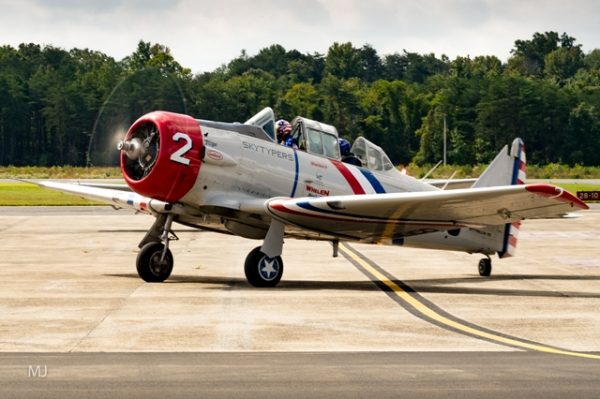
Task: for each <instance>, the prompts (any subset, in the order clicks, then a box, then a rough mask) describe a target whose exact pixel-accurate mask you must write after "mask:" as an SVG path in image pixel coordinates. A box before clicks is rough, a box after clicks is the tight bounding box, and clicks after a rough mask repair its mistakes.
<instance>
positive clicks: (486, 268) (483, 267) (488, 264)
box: [478, 258, 492, 277]
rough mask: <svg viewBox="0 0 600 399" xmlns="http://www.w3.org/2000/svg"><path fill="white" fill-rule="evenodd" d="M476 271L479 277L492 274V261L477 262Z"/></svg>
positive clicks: (487, 259)
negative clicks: (477, 270)
mask: <svg viewBox="0 0 600 399" xmlns="http://www.w3.org/2000/svg"><path fill="white" fill-rule="evenodd" d="M478 269H479V275H480V276H481V277H489V276H490V275H491V274H492V260H491V259H489V258H483V259H481V260H479V265H478Z"/></svg>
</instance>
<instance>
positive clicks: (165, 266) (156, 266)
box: [136, 242, 173, 283]
mask: <svg viewBox="0 0 600 399" xmlns="http://www.w3.org/2000/svg"><path fill="white" fill-rule="evenodd" d="M164 247H165V246H164V245H163V244H162V243H160V242H150V243H148V244H146V245H144V246H143V247H142V249H141V250H140V252H139V253H138V256H137V260H136V267H137V272H138V275H139V276H140V278H141V279H142V280H144V281H146V282H148V283H161V282H163V281H165V280H166V279H168V278H169V276H170V275H171V272H172V271H173V254H171V250H170V249H169V248H167V253H166V254H165V260H164V262H163V263H161V262H160V258H161V256H162V252H163V249H164Z"/></svg>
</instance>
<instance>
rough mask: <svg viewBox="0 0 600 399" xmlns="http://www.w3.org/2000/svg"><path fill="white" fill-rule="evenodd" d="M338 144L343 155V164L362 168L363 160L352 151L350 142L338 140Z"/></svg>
mask: <svg viewBox="0 0 600 399" xmlns="http://www.w3.org/2000/svg"><path fill="white" fill-rule="evenodd" d="M338 143H339V144H340V152H341V153H342V162H345V163H349V164H351V165H356V166H362V162H361V160H360V159H358V158H357V157H356V155H354V154H353V153H352V152H351V151H350V148H351V146H350V143H349V142H348V140H346V139H343V138H340V139H338Z"/></svg>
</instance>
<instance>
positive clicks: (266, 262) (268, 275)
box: [244, 247, 283, 287]
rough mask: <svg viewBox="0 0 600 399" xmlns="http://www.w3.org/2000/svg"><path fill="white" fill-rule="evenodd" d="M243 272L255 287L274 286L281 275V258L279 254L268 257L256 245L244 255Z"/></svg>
mask: <svg viewBox="0 0 600 399" xmlns="http://www.w3.org/2000/svg"><path fill="white" fill-rule="evenodd" d="M244 273H245V274H246V279H247V280H248V282H249V283H250V284H251V285H253V286H255V287H275V286H276V285H277V283H279V280H281V276H282V275H283V260H281V256H277V257H275V258H269V257H268V256H267V255H265V254H264V253H262V252H261V250H260V247H256V248H254V249H253V250H252V251H250V253H249V254H248V256H247V257H246V263H245V264H244Z"/></svg>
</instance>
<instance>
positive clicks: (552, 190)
mask: <svg viewBox="0 0 600 399" xmlns="http://www.w3.org/2000/svg"><path fill="white" fill-rule="evenodd" d="M525 189H526V190H527V191H529V192H530V193H533V194H537V195H541V196H544V197H549V198H554V199H557V200H559V201H562V202H570V203H571V204H572V205H573V206H576V207H578V208H580V209H590V207H589V206H588V205H587V204H586V203H585V202H583V201H582V200H580V199H579V198H577V197H576V196H575V195H573V194H571V193H570V192H568V191H567V190H565V189H563V188H560V187H557V186H554V185H552V184H528V185H526V186H525Z"/></svg>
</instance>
